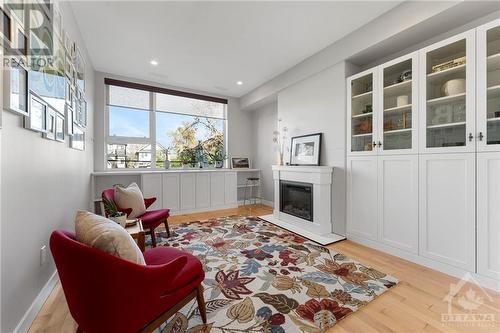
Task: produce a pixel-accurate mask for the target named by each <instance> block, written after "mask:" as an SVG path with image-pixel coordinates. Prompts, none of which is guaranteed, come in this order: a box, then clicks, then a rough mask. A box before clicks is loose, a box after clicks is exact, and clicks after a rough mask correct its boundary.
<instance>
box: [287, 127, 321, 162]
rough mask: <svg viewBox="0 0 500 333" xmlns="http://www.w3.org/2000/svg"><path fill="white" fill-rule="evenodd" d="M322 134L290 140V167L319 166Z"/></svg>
mask: <svg viewBox="0 0 500 333" xmlns="http://www.w3.org/2000/svg"><path fill="white" fill-rule="evenodd" d="M322 137H323V133H315V134H308V135H302V136H296V137H293V138H292V147H291V148H292V149H291V153H290V165H319V162H320V158H321V139H322Z"/></svg>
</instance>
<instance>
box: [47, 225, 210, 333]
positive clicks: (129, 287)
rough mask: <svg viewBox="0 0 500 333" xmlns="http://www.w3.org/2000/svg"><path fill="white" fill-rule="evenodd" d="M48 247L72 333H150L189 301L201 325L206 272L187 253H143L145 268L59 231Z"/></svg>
mask: <svg viewBox="0 0 500 333" xmlns="http://www.w3.org/2000/svg"><path fill="white" fill-rule="evenodd" d="M50 249H51V251H52V254H53V256H54V261H55V263H56V267H57V271H58V273H59V278H60V280H61V284H62V288H63V290H64V295H65V296H66V300H67V302H68V306H69V310H70V312H71V315H72V316H73V318H74V319H75V321H76V322H77V324H78V330H77V332H85V333H101V332H102V333H110V332H120V333H128V332H152V331H153V330H155V329H156V328H157V327H159V326H160V325H161V324H162V323H164V322H165V321H166V320H167V319H168V318H170V317H171V316H172V315H173V314H175V313H176V312H177V311H179V310H180V309H181V308H182V307H184V306H185V305H186V304H187V303H188V302H189V301H191V300H192V299H193V298H194V297H196V298H197V301H198V307H199V309H200V314H201V317H202V319H203V322H204V323H206V309H205V301H204V299H203V287H202V285H201V282H202V281H203V279H204V278H205V273H204V272H203V268H202V265H201V263H200V261H199V260H198V259H197V258H196V257H194V256H192V255H191V254H188V253H185V252H182V251H180V250H178V249H175V248H171V247H157V248H154V249H150V250H147V251H146V252H144V258H145V260H146V266H144V265H138V264H135V263H132V262H130V261H127V260H124V259H121V258H119V257H116V256H113V255H110V254H108V253H105V252H103V251H101V250H98V249H95V248H92V247H89V246H87V245H85V244H82V243H80V242H78V241H76V240H75V237H74V234H72V233H70V232H66V231H59V230H58V231H54V232H53V233H52V235H51V237H50Z"/></svg>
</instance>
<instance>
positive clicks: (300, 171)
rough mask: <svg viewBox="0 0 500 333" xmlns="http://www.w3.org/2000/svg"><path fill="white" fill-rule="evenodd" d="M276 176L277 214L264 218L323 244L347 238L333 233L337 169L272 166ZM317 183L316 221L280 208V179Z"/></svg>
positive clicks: (275, 196) (314, 209)
mask: <svg viewBox="0 0 500 333" xmlns="http://www.w3.org/2000/svg"><path fill="white" fill-rule="evenodd" d="M272 170H273V179H274V213H273V214H271V215H265V216H261V218H262V219H264V220H266V221H269V222H271V223H273V224H276V225H278V226H280V227H283V228H285V229H288V230H290V231H293V232H295V233H297V234H299V235H302V236H304V237H306V238H309V239H311V240H313V241H315V242H318V243H320V244H322V245H326V244H330V243H333V242H337V241H339V240H343V239H345V237H343V236H340V235H336V234H334V233H332V229H333V224H332V218H331V217H332V209H331V205H332V200H331V194H332V179H333V177H332V176H333V168H332V167H328V166H277V165H273V166H272ZM282 180H287V181H293V182H301V183H309V184H312V185H313V221H308V220H305V219H302V218H299V217H296V216H293V215H290V214H287V213H284V212H282V211H280V186H281V185H280V181H282Z"/></svg>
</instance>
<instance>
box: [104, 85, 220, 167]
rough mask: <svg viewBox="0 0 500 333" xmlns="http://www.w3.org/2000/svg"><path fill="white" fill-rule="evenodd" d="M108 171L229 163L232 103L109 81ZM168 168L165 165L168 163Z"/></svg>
mask: <svg viewBox="0 0 500 333" xmlns="http://www.w3.org/2000/svg"><path fill="white" fill-rule="evenodd" d="M105 83H106V87H107V100H108V102H107V107H106V110H107V120H108V121H107V123H108V126H107V133H108V134H107V140H106V146H107V150H106V151H107V168H108V169H126V168H164V167H165V164H166V163H168V164H169V165H170V167H173V168H175V167H182V166H185V165H186V166H198V165H199V164H202V165H203V166H205V167H207V166H209V165H213V164H215V163H217V162H218V161H223V160H224V157H225V151H226V150H225V149H226V148H225V146H226V145H225V137H226V135H225V134H226V106H227V100H224V99H220V98H216V97H210V96H203V95H197V94H190V93H185V92H181V91H175V90H170V89H163V88H158V87H152V86H146V85H140V84H135V83H129V82H124V81H117V80H111V79H106V80H105ZM167 160H168V161H169V162H166V161H167Z"/></svg>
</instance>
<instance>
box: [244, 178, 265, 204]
mask: <svg viewBox="0 0 500 333" xmlns="http://www.w3.org/2000/svg"><path fill="white" fill-rule="evenodd" d="M259 180H260V178H259V177H248V178H247V181H246V183H245V196H244V198H243V205H246V202H247V190H248V189H249V188H250V198H249V199H248V201H249V202H250V204H252V199H253V204H254V205H255V204H257V199H259V200H260V201H261V203H262V199H261V198H260V197H257V196H254V195H253V192H254V191H253V189H254V187H257V186H259ZM257 193H258V192H257Z"/></svg>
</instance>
